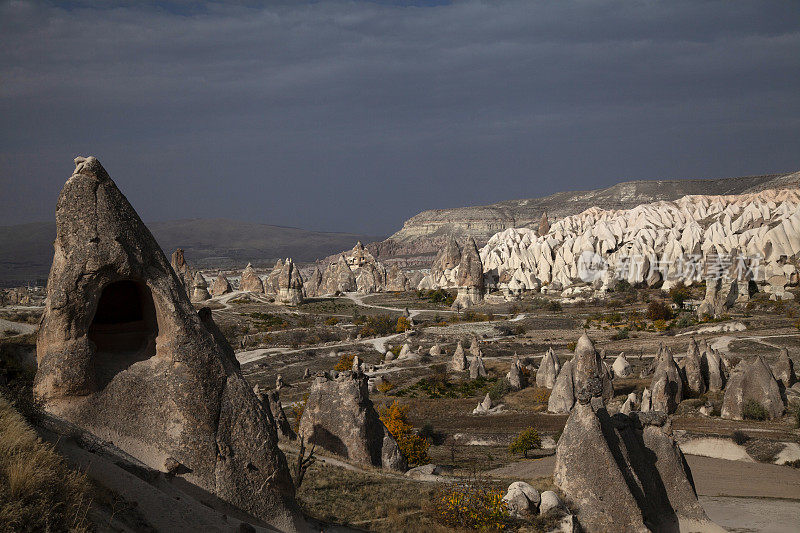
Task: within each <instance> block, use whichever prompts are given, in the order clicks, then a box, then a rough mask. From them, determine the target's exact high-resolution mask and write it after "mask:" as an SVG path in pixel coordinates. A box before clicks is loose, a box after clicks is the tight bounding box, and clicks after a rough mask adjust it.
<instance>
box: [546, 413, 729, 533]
mask: <svg viewBox="0 0 800 533" xmlns="http://www.w3.org/2000/svg"><path fill="white" fill-rule="evenodd" d="M553 482H554V484H555V485H556V486H557V487H558V488H559V489H561V490H562V491H563V492H564V494H565V495H566V497H567V498H568V499H569V500H570V501H572V502H574V505H575V507H576V508H577V512H576V515H577V518H578V521H579V522H580V525H581V526H582V528H583V530H584V531H586V532H588V533H592V532H600V531H602V532H606V531H631V532H633V531H641V532H645V531H679V530H681V531H683V530H687V531H689V530H690V531H698V530H700V531H723V530H722V529H720V528H718V527H716V525H715V524H713V523H712V522H711V521H710V520H709V519H708V517H707V516H706V514H705V511H703V508H702V507H701V506H700V503H699V502H698V500H697V494H696V492H695V489H694V484H693V481H692V478H691V473H690V472H689V469H688V467H687V466H686V463H685V460H684V458H683V454H682V453H681V451H680V448H678V446H677V445H676V444H675V441H674V440H673V438H672V436H671V430H670V428H669V425H668V424H664V421H663V420H661V419H660V418H659V417H651V418H650V419H648V418H645V417H638V416H626V415H622V414H618V415H615V416H614V417H613V419H612V418H611V417H609V415H608V413H607V411H606V410H605V408H604V407H602V406H600V407H599V408H593V406H592V405H591V404H582V403H578V404H577V405H575V407H574V409H573V410H572V412H571V413H570V416H569V418H568V419H567V423H566V425H565V426H564V430H563V432H562V434H561V438H560V439H559V441H558V445H557V447H556V464H555V469H554V473H553ZM544 508H545V497H544V494H542V503H541V504H540V509H541V510H542V512H544Z"/></svg>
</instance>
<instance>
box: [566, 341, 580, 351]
mask: <svg viewBox="0 0 800 533" xmlns="http://www.w3.org/2000/svg"><path fill="white" fill-rule="evenodd" d="M577 346H578V343H577V342H575V341H571V342H568V343H567V350H569V351H570V352H574V351H575V348H576V347H577Z"/></svg>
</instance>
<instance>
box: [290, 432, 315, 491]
mask: <svg viewBox="0 0 800 533" xmlns="http://www.w3.org/2000/svg"><path fill="white" fill-rule="evenodd" d="M315 447H316V444H312V445H311V450H310V451H309V452H308V456H306V439H305V437H304V436H302V435H301V436H300V451H299V452H298V454H297V462H296V463H295V465H294V488H295V490H296V489H299V488H300V485H301V484H302V483H303V478H304V477H305V475H306V471H307V470H308V468H309V467H310V466H311V465H313V464H314V463H315V462H316V461H317V458H316V457H315V456H314V448H315Z"/></svg>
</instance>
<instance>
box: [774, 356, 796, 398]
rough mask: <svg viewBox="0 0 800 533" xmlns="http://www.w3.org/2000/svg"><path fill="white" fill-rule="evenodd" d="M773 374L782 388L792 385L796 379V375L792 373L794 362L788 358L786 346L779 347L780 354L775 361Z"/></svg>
mask: <svg viewBox="0 0 800 533" xmlns="http://www.w3.org/2000/svg"><path fill="white" fill-rule="evenodd" d="M774 376H775V379H776V380H778V382H779V383H780V384H781V386H782V387H783V388H784V390H785V389H788V388H789V387H791V386H792V385H794V384H795V382H796V381H797V376H796V375H795V373H794V362H793V361H792V360H791V359H789V350H788V349H786V348H781V355H780V356H779V357H778V362H777V363H775V371H774Z"/></svg>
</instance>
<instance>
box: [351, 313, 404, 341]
mask: <svg viewBox="0 0 800 533" xmlns="http://www.w3.org/2000/svg"><path fill="white" fill-rule="evenodd" d="M396 329H397V320H396V319H395V318H394V317H392V315H372V316H369V317H367V318H366V319H365V320H364V325H363V326H362V327H361V330H359V333H360V334H361V335H362V336H364V337H374V336H376V335H389V334H391V333H396Z"/></svg>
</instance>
